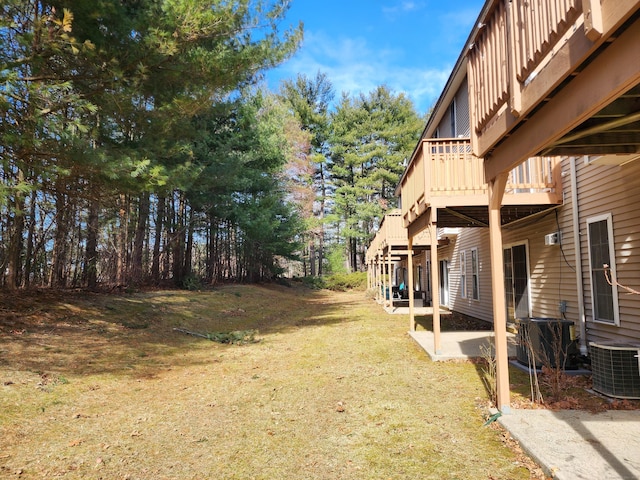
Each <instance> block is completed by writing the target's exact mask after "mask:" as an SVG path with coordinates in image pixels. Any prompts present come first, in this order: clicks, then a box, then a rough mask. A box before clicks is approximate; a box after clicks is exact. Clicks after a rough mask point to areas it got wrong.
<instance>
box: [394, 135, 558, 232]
mask: <svg viewBox="0 0 640 480" xmlns="http://www.w3.org/2000/svg"><path fill="white" fill-rule="evenodd" d="M559 161H560V159H559V158H557V157H535V158H530V159H529V160H528V161H526V162H524V163H522V164H521V165H519V166H518V167H516V168H515V169H514V170H512V171H511V174H510V176H509V180H508V182H507V186H506V190H505V193H506V194H528V193H547V192H554V191H556V189H557V188H558V186H559V183H558V179H557V178H556V176H557V170H558V169H557V166H558V163H559ZM401 194H402V216H403V221H405V220H409V221H411V220H412V219H413V218H415V217H416V216H418V215H419V214H420V213H422V212H423V211H424V210H425V209H426V208H427V207H428V206H429V205H431V204H432V203H433V201H434V199H435V198H438V199H439V200H440V201H439V203H446V198H444V199H443V198H442V197H454V196H455V197H467V198H469V199H470V200H469V203H468V205H477V204H478V198H480V201H485V200H486V202H487V204H488V198H489V197H488V186H487V184H486V183H485V181H484V169H483V162H482V159H480V158H478V157H476V156H475V155H474V154H473V153H472V151H471V144H470V141H469V139H462V138H450V139H427V140H422V141H421V142H420V145H419V146H418V149H417V150H416V154H415V155H414V157H413V159H412V162H411V164H410V165H409V167H408V168H407V171H406V174H405V176H404V178H403V182H402V186H401ZM472 196H473V197H474V199H473V200H471V197H472ZM521 198H522V202H523V203H527V199H526V196H522V197H521Z"/></svg>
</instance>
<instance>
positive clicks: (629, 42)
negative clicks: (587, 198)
mask: <svg viewBox="0 0 640 480" xmlns="http://www.w3.org/2000/svg"><path fill="white" fill-rule="evenodd" d="M639 10H640V2H639V1H638V0H554V1H540V0H537V1H535V0H531V1H523V0H493V1H488V2H487V3H486V5H485V7H484V9H483V11H482V13H481V15H480V18H479V23H478V26H477V27H476V28H475V30H474V32H472V36H471V37H470V44H469V47H470V49H469V50H468V54H467V60H468V61H467V74H468V78H469V98H470V111H471V118H472V128H471V142H472V145H473V151H474V153H475V154H476V155H477V156H478V157H484V158H485V159H486V160H485V171H486V174H487V178H495V176H496V175H497V174H499V173H501V172H505V171H509V170H511V168H513V166H515V165H517V164H518V163H520V162H522V161H524V160H525V159H526V158H530V157H534V156H541V155H584V154H591V155H595V154H601V155H603V154H631V153H634V152H637V151H638V150H639V149H640V145H639V142H638V140H637V136H635V137H634V136H633V135H632V134H631V133H630V132H633V131H636V129H637V127H638V125H639V123H640V122H639V119H640V116H639V112H638V108H637V100H638V96H639V95H640V86H639V84H640V69H639V64H638V57H637V55H638V53H637V47H638V44H640V19H639V17H640V13H639ZM632 124H633V125H635V126H633V125H632Z"/></svg>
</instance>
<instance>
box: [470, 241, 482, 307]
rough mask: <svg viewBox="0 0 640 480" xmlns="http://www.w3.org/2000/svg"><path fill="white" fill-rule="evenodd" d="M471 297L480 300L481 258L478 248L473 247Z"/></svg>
mask: <svg viewBox="0 0 640 480" xmlns="http://www.w3.org/2000/svg"><path fill="white" fill-rule="evenodd" d="M471 298H473V299H474V300H480V260H479V259H478V249H477V248H472V249H471Z"/></svg>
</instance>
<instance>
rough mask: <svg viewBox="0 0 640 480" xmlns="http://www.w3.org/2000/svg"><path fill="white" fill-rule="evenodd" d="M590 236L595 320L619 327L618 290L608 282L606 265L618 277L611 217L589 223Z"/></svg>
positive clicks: (592, 300)
mask: <svg viewBox="0 0 640 480" xmlns="http://www.w3.org/2000/svg"><path fill="white" fill-rule="evenodd" d="M587 235H588V241H589V269H590V271H591V303H592V308H593V319H594V320H595V321H596V322H604V323H611V324H615V325H619V324H620V318H619V312H618V289H617V288H616V286H615V285H610V284H609V282H607V278H606V276H605V269H604V265H609V267H610V268H611V274H612V276H613V277H615V276H616V261H615V256H614V249H613V245H614V243H613V225H612V219H611V214H610V213H609V214H606V215H599V216H597V217H593V218H589V219H587Z"/></svg>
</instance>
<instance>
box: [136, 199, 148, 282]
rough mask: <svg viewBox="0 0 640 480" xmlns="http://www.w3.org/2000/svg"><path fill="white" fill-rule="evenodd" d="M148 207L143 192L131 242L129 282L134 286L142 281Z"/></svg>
mask: <svg viewBox="0 0 640 480" xmlns="http://www.w3.org/2000/svg"><path fill="white" fill-rule="evenodd" d="M149 206H150V202H149V193H147V192H143V193H142V194H141V195H140V203H139V205H138V222H137V224H136V233H135V238H134V240H133V258H132V259H131V281H132V282H133V284H134V285H138V284H140V283H141V282H142V281H143V279H144V262H143V258H144V239H145V236H146V233H147V224H148V222H149Z"/></svg>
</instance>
